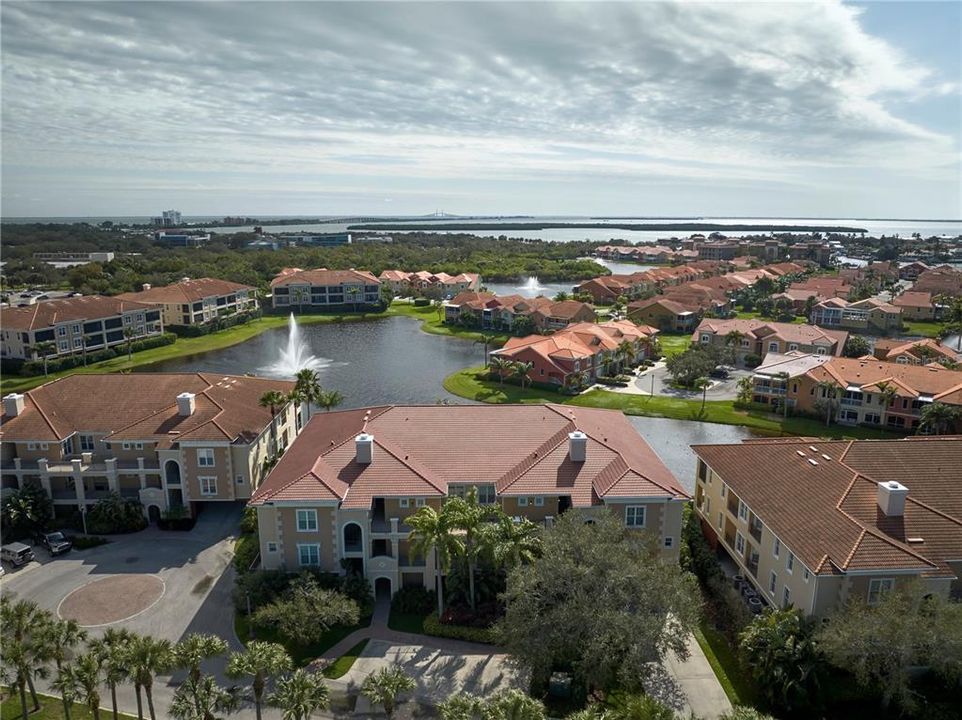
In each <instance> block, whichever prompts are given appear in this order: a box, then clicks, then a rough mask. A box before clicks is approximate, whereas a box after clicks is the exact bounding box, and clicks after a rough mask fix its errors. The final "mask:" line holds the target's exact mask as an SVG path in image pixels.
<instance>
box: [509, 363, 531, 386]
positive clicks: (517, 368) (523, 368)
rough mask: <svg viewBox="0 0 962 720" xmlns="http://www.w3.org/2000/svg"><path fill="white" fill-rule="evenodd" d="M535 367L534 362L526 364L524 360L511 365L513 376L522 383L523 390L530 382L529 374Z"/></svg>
mask: <svg viewBox="0 0 962 720" xmlns="http://www.w3.org/2000/svg"><path fill="white" fill-rule="evenodd" d="M533 367H534V363H533V362H525V361H523V360H519V361H518V362H516V363H512V365H511V371H512V372H511V374H512V375H513V376H514V377H516V378H518V379H519V380H520V381H521V389H522V390H524V385H525V383H526V382H527V381H528V373H529V372H531V368H533Z"/></svg>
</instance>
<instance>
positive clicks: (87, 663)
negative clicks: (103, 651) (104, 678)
mask: <svg viewBox="0 0 962 720" xmlns="http://www.w3.org/2000/svg"><path fill="white" fill-rule="evenodd" d="M100 670H101V668H100V662H99V661H98V660H97V656H96V655H95V654H93V653H85V654H84V655H81V656H80V657H78V658H77V659H76V660H75V661H74V666H73V672H74V677H76V679H77V683H78V684H79V685H80V690H81V697H82V698H83V702H84V705H86V706H87V709H89V710H90V714H91V715H93V718H94V720H100V680H101V672H100Z"/></svg>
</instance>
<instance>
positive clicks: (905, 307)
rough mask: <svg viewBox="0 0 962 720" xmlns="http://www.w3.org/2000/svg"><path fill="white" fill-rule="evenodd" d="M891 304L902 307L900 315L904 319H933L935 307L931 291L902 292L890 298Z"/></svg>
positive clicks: (924, 320) (923, 320)
mask: <svg viewBox="0 0 962 720" xmlns="http://www.w3.org/2000/svg"><path fill="white" fill-rule="evenodd" d="M892 304H893V305H894V306H895V307H897V308H901V309H902V317H903V318H905V319H906V320H920V321H922V322H926V321H931V320H935V317H936V310H937V308H936V305H935V303H934V302H933V301H932V293H927V292H904V293H902V294H901V295H898V296H897V297H896V298H895V299H894V300H892Z"/></svg>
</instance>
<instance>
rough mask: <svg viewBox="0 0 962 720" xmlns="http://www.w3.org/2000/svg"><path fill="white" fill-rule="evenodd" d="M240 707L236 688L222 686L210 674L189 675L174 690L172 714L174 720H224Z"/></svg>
mask: <svg viewBox="0 0 962 720" xmlns="http://www.w3.org/2000/svg"><path fill="white" fill-rule="evenodd" d="M238 707H240V698H239V697H238V695H237V690H236V689H235V688H222V687H221V686H220V685H218V684H217V681H216V680H214V678H213V677H211V676H210V675H204V676H201V677H197V678H194V677H189V678H187V680H186V681H184V683H183V684H182V685H181V686H180V687H179V688H177V690H176V691H175V692H174V698H173V700H171V703H170V715H171V717H173V718H174V720H222V717H223V716H224V715H229V714H230V713H232V712H235V711H236V710H237V708H238Z"/></svg>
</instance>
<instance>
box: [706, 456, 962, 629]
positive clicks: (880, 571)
mask: <svg viewBox="0 0 962 720" xmlns="http://www.w3.org/2000/svg"><path fill="white" fill-rule="evenodd" d="M692 449H693V450H694V451H695V454H696V455H697V457H698V463H697V469H696V480H695V510H696V511H697V513H698V516H699V518H700V519H701V525H702V530H703V532H704V533H705V536H706V537H707V538H708V539H709V541H710V542H711V543H712V544H714V545H716V546H719V547H721V548H723V549H724V550H725V552H726V553H727V554H728V555H729V556H730V557H731V558H732V560H734V562H735V563H736V565H737V566H738V569H739V573H740V574H741V575H742V576H744V578H745V579H746V580H747V581H748V582H749V583H750V584H751V585H752V586H753V587H754V589H755V591H756V592H757V593H758V595H759V596H760V597H761V598H763V600H764V602H765V603H767V604H768V605H771V606H774V607H788V606H794V607H796V608H799V609H800V610H802V612H804V613H805V614H806V615H815V616H825V615H828V614H830V613H832V612H833V611H834V610H837V609H839V608H840V607H842V606H844V605H845V603H846V602H848V601H849V600H854V599H860V600H865V601H867V602H869V603H874V602H877V601H878V599H879V598H880V597H882V596H883V595H884V594H885V593H887V592H891V591H892V590H893V589H895V588H897V587H899V585H901V584H902V583H905V582H907V581H909V580H914V579H920V580H921V581H922V582H923V583H925V584H926V585H927V586H928V587H929V588H930V589H931V591H932V592H933V593H938V594H941V595H946V596H949V595H952V596H953V597H960V596H962V583H960V581H959V576H960V572H962V501H960V498H962V496H960V494H959V492H958V482H959V477H960V476H959V468H960V467H962V438H960V437H953V438H930V439H925V438H911V439H906V440H884V441H882V440H862V441H821V440H814V439H806V438H795V439H786V438H778V439H771V440H749V441H746V442H744V443H742V444H734V445H695V446H693V448H692Z"/></svg>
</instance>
